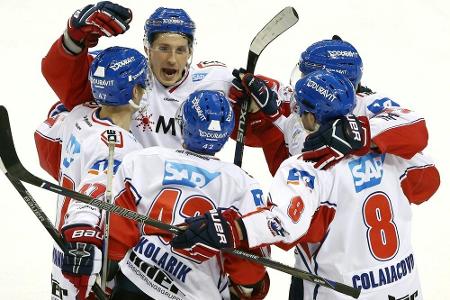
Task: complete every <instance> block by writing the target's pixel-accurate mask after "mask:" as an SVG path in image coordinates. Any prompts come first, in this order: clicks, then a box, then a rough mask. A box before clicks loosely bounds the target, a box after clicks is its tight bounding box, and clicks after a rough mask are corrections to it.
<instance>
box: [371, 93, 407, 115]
mask: <svg viewBox="0 0 450 300" xmlns="http://www.w3.org/2000/svg"><path fill="white" fill-rule="evenodd" d="M393 106H400V105H399V104H398V103H397V102H395V101H393V100H391V99H389V98H387V97H384V98H381V99H377V100H375V101H373V102H372V103H370V105H368V106H367V109H368V110H370V112H371V113H373V114H377V113H379V112H380V111H382V110H383V109H385V108H387V107H393Z"/></svg>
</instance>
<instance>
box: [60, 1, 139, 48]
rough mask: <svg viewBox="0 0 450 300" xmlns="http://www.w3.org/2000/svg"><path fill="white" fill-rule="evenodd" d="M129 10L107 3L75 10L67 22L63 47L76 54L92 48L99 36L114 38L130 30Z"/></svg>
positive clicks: (130, 17)
mask: <svg viewBox="0 0 450 300" xmlns="http://www.w3.org/2000/svg"><path fill="white" fill-rule="evenodd" d="M132 18H133V15H132V13H131V10H130V9H128V8H126V7H123V6H121V5H118V4H114V3H111V2H109V1H101V2H99V3H97V4H96V5H92V4H90V5H88V6H86V7H84V8H83V9H81V10H77V11H76V12H75V13H74V14H73V15H72V17H71V18H70V19H69V20H68V22H67V30H66V31H65V32H64V40H63V41H64V46H65V47H66V49H67V50H69V51H70V52H72V53H74V54H77V53H80V52H81V50H83V48H84V47H88V48H91V47H94V46H96V45H97V44H98V39H99V38H100V36H107V37H110V36H116V35H118V34H121V33H124V32H125V31H127V30H128V29H129V28H130V25H129V24H130V22H131V20H132Z"/></svg>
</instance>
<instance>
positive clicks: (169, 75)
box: [162, 68, 177, 77]
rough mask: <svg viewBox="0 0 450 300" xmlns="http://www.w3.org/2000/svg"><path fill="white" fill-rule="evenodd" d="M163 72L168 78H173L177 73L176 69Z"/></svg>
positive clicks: (167, 69)
mask: <svg viewBox="0 0 450 300" xmlns="http://www.w3.org/2000/svg"><path fill="white" fill-rule="evenodd" d="M162 71H163V73H164V74H165V75H166V76H168V77H172V76H174V75H175V74H176V73H177V70H176V69H171V68H162Z"/></svg>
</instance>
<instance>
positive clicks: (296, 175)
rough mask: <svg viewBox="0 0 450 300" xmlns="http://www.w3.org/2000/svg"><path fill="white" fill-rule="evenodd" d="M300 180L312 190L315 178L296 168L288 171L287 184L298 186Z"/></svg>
mask: <svg viewBox="0 0 450 300" xmlns="http://www.w3.org/2000/svg"><path fill="white" fill-rule="evenodd" d="M300 180H301V181H302V182H303V183H304V184H305V186H307V187H309V188H310V189H312V190H313V189H314V180H315V177H314V176H313V175H311V174H309V173H308V172H307V171H305V170H299V169H297V168H292V169H290V170H289V175H288V178H287V184H294V185H298V184H300Z"/></svg>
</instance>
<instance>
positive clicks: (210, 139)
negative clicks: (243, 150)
mask: <svg viewBox="0 0 450 300" xmlns="http://www.w3.org/2000/svg"><path fill="white" fill-rule="evenodd" d="M177 120H178V122H179V124H180V127H181V131H182V135H183V142H184V146H185V147H186V149H188V150H191V151H194V152H197V153H205V154H210V155H213V154H214V153H216V152H218V151H219V150H220V149H222V147H223V145H224V144H225V142H226V141H227V140H228V137H229V136H230V134H231V132H232V131H233V128H234V113H233V110H232V109H231V106H230V103H229V102H228V99H227V98H226V97H225V95H224V94H223V93H222V92H219V91H208V90H202V91H196V92H193V93H192V94H190V95H189V97H188V99H187V100H186V101H184V102H183V104H182V105H181V106H180V108H179V111H178V113H177Z"/></svg>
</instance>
